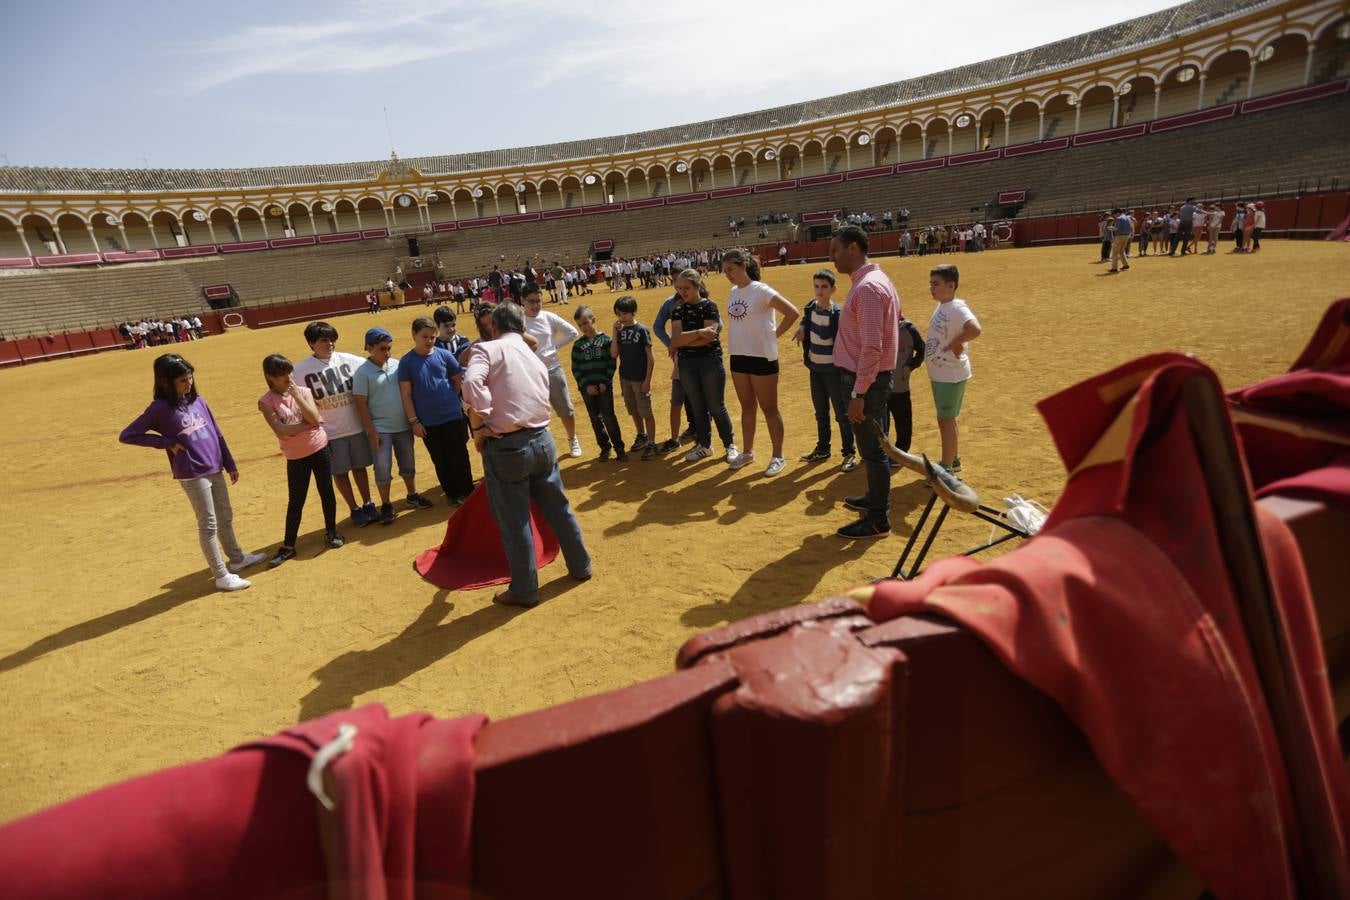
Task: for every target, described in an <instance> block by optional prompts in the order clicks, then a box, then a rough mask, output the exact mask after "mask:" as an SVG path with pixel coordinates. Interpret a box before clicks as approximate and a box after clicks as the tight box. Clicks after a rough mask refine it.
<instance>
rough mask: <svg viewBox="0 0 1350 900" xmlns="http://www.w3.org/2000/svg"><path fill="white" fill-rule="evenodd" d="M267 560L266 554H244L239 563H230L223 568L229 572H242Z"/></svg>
mask: <svg viewBox="0 0 1350 900" xmlns="http://www.w3.org/2000/svg"><path fill="white" fill-rule="evenodd" d="M264 559H267V554H266V553H245V554H244V558H243V559H241V560H239V562H232V563H229V564H228V565H226V566H225V568H227V569H229V570H230V571H231V572H242V571H244V570H245V569H247V568H248V567H249V566H256V565H257V564H258V563H260V562H262V561H263V560H264Z"/></svg>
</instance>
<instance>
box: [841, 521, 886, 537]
mask: <svg viewBox="0 0 1350 900" xmlns="http://www.w3.org/2000/svg"><path fill="white" fill-rule="evenodd" d="M890 533H891V526H890V525H889V524H885V523H877V522H872V521H870V520H868V519H859V520H858V521H856V522H854V523H853V524H852V525H845V526H844V527H843V528H840V529H839V530H838V531H836V532H835V534H837V535H839V536H840V537H841V538H848V539H849V540H851V541H866V540H871V539H872V538H884V537H887V536H888V535H889V534H890Z"/></svg>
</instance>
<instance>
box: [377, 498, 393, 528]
mask: <svg viewBox="0 0 1350 900" xmlns="http://www.w3.org/2000/svg"><path fill="white" fill-rule="evenodd" d="M380 524H381V525H393V524H394V504H392V503H385V504H383V505H381V506H380Z"/></svg>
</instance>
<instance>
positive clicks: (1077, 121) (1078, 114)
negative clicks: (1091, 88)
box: [1073, 97, 1083, 134]
mask: <svg viewBox="0 0 1350 900" xmlns="http://www.w3.org/2000/svg"><path fill="white" fill-rule="evenodd" d="M1082 124H1083V98H1082V97H1079V98H1078V102H1077V103H1076V104H1074V107H1073V133H1074V134H1077V133H1078V127H1079V126H1080V125H1082Z"/></svg>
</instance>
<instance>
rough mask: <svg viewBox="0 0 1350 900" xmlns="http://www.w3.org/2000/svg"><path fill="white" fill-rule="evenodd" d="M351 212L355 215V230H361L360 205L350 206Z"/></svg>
mask: <svg viewBox="0 0 1350 900" xmlns="http://www.w3.org/2000/svg"><path fill="white" fill-rule="evenodd" d="M352 212H353V213H354V214H355V215H356V230H357V231H360V230H361V227H362V226H361V207H359V206H352Z"/></svg>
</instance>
